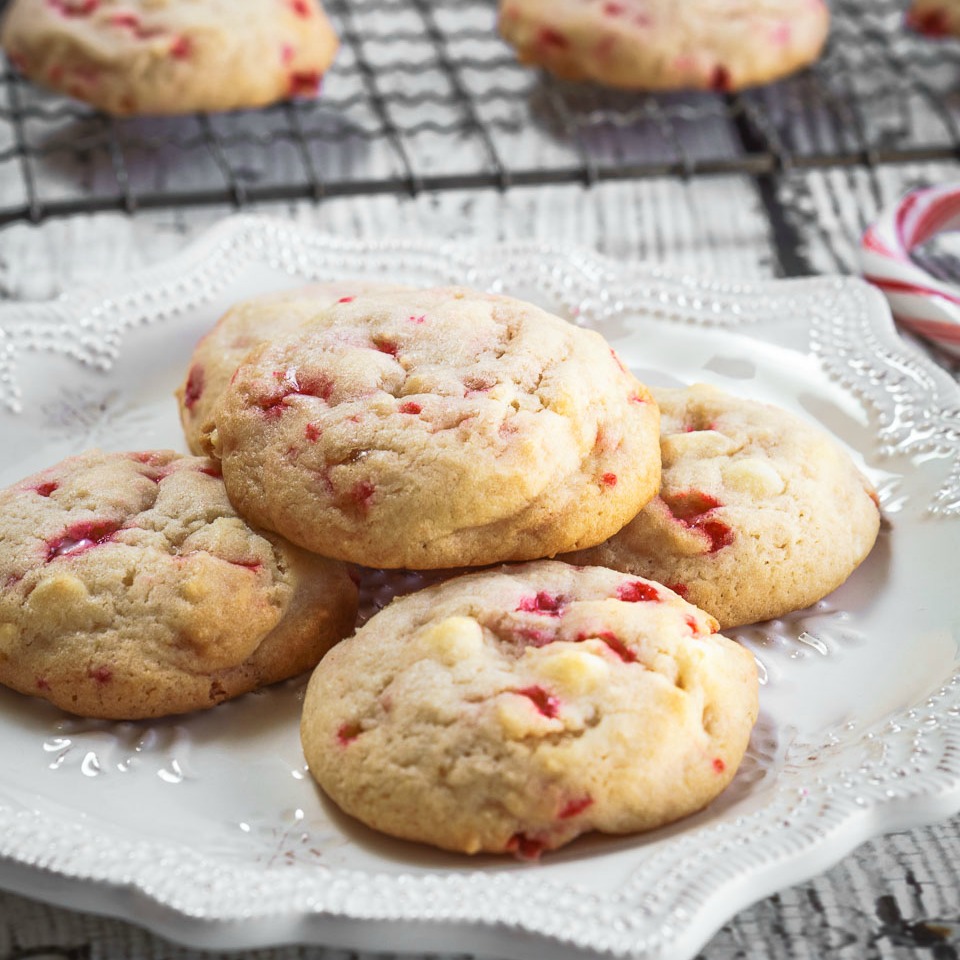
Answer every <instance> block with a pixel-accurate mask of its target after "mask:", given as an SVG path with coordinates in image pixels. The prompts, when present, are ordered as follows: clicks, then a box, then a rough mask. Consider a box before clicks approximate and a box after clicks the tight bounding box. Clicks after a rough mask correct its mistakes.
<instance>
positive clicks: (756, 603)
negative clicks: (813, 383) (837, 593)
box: [567, 384, 880, 628]
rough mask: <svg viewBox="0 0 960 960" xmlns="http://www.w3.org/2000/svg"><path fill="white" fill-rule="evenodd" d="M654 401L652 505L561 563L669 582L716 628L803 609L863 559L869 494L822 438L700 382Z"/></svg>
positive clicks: (875, 509) (870, 529)
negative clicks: (656, 462)
mask: <svg viewBox="0 0 960 960" xmlns="http://www.w3.org/2000/svg"><path fill="white" fill-rule="evenodd" d="M653 392H654V396H655V397H656V399H657V402H658V403H659V404H660V407H661V410H662V415H663V420H662V428H661V441H660V446H661V454H662V458H663V484H662V488H661V490H660V493H659V495H658V496H657V497H656V498H655V499H654V500H652V501H651V502H650V503H649V504H648V505H647V506H646V507H645V508H644V509H643V510H641V511H640V513H639V515H638V516H637V517H636V518H635V519H634V520H632V521H631V522H630V523H629V524H627V526H626V527H624V529H623V530H621V531H620V532H619V533H617V534H616V535H615V536H613V537H611V538H610V539H609V540H607V541H606V542H605V543H603V544H601V545H600V546H598V547H595V548H593V549H590V550H585V551H580V552H577V553H575V554H572V555H571V556H570V557H568V558H567V559H569V560H570V561H571V562H576V563H592V564H600V565H602V566H605V567H612V568H614V569H616V570H622V571H625V572H629V573H632V574H636V575H638V576H642V577H650V578H652V579H654V580H659V581H660V582H661V583H666V584H669V585H670V587H671V588H672V589H674V590H676V591H677V592H678V593H680V594H681V595H682V596H684V597H686V598H687V599H688V600H689V601H690V602H691V603H694V604H696V605H697V606H698V607H700V608H702V609H703V610H706V611H708V612H709V613H710V614H712V615H713V616H714V617H716V618H717V620H718V621H719V623H720V625H721V627H722V628H728V627H733V626H739V625H741V624H745V623H754V622H756V621H758V620H768V619H771V618H773V617H779V616H782V615H784V614H786V613H790V612H791V611H794V610H800V609H803V608H804V607H807V606H809V605H810V604H812V603H815V602H816V601H817V600H820V599H821V598H822V597H824V596H826V595H827V594H828V593H830V592H831V591H832V590H834V589H836V588H837V587H839V586H840V584H842V583H843V582H844V581H845V580H846V579H847V577H848V576H849V575H850V574H851V573H852V572H853V571H854V569H855V568H856V567H857V566H858V565H859V564H860V563H861V562H862V561H863V560H864V558H865V557H866V556H867V554H868V553H869V552H870V550H871V548H872V547H873V544H874V541H875V540H876V538H877V533H878V530H879V526H880V511H879V506H878V501H877V495H876V492H875V491H874V489H873V487H872V486H871V484H870V482H869V481H868V480H867V479H866V478H865V477H864V476H863V475H862V474H861V473H860V472H859V471H858V470H857V468H856V467H855V466H854V464H853V462H852V460H851V459H850V457H849V456H847V454H846V453H845V452H844V451H843V450H841V449H840V447H839V446H838V445H837V444H836V443H835V442H834V440H833V439H832V438H831V437H830V436H828V435H827V434H826V433H824V432H823V431H822V430H819V429H817V428H815V427H813V426H810V425H808V424H807V423H805V422H804V421H802V420H800V419H799V418H797V417H795V416H793V415H792V414H789V413H787V412H786V411H784V410H780V409H778V408H776V407H773V406H768V405H767V404H763V403H757V402H755V401H752V400H744V399H741V398H738V397H733V396H731V395H729V394H727V393H724V392H723V391H721V390H717V389H716V388H714V387H710V386H706V385H703V384H698V385H696V386H693V387H690V388H688V389H679V390H677V389H655V390H654V391H653Z"/></svg>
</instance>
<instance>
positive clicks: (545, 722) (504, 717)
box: [496, 695, 558, 740]
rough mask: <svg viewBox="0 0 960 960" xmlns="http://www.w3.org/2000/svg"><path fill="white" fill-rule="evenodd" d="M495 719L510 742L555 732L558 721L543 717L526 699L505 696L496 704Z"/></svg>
mask: <svg viewBox="0 0 960 960" xmlns="http://www.w3.org/2000/svg"><path fill="white" fill-rule="evenodd" d="M496 712H497V719H498V720H499V721H500V726H501V727H503V732H504V734H506V736H508V737H509V738H510V739H511V740H522V739H523V738H524V737H530V736H543V735H544V734H545V733H550V732H551V731H552V730H556V729H557V726H558V721H557V720H554V719H551V718H549V717H545V716H544V715H543V714H542V713H540V712H539V711H538V710H537V708H536V706H535V705H534V704H533V702H532V701H531V700H529V699H528V698H527V697H523V696H516V695H507V696H503V697H500V698H499V699H498V700H497V704H496Z"/></svg>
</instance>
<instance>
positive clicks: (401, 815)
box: [301, 560, 758, 856]
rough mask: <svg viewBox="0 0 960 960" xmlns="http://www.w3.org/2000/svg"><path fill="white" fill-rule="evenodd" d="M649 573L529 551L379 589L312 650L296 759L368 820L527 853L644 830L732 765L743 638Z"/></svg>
mask: <svg viewBox="0 0 960 960" xmlns="http://www.w3.org/2000/svg"><path fill="white" fill-rule="evenodd" d="M715 630H716V623H715V622H714V620H713V619H712V618H711V617H709V616H708V615H706V614H705V613H703V612H702V611H700V610H697V609H696V608H695V607H693V606H691V605H690V604H688V603H686V602H685V601H683V600H682V599H680V597H678V596H676V595H675V594H673V593H671V592H670V591H669V590H667V589H666V588H664V587H662V586H660V585H659V584H655V583H651V582H649V581H646V580H639V579H637V578H635V577H629V576H624V575H623V574H619V573H616V572H614V571H611V570H604V569H601V568H589V567H587V568H579V569H578V568H575V567H572V566H569V565H567V564H563V563H558V562H556V561H549V560H544V561H540V562H537V563H531V564H524V565H520V566H517V567H514V568H510V567H504V568H500V569H498V570H495V571H485V572H482V573H473V574H469V575H467V576H464V577H460V578H458V579H456V580H450V581H448V582H447V583H445V584H443V585H441V586H437V587H431V588H429V589H427V590H424V591H421V592H419V593H415V594H411V595H409V596H407V597H403V598H401V599H398V600H395V601H394V602H393V603H392V604H390V605H389V606H388V607H386V608H385V609H384V610H383V611H381V612H380V613H378V614H377V615H376V616H375V617H374V618H373V619H371V620H370V621H369V622H368V623H367V624H366V625H365V626H364V627H362V628H361V629H360V630H359V631H358V632H357V633H356V634H355V635H354V636H353V637H351V638H350V639H349V640H346V641H345V642H344V643H342V644H340V645H339V646H338V647H336V648H335V649H334V650H332V651H331V652H330V654H329V655H328V656H327V657H326V658H325V659H324V660H323V661H322V662H321V663H320V665H319V666H318V667H317V669H316V670H315V671H314V673H313V676H312V677H311V678H310V683H309V685H308V687H307V694H306V697H305V700H304V705H303V715H302V722H301V739H302V742H303V749H304V754H305V756H306V759H307V763H308V765H309V768H310V772H311V773H312V775H313V776H314V778H315V779H316V781H317V782H318V783H319V785H320V786H321V787H322V788H323V790H324V791H325V792H326V793H327V794H328V795H329V796H330V798H331V799H332V800H333V801H334V802H335V803H336V804H337V805H338V806H339V807H341V809H343V810H344V811H345V812H346V813H348V814H350V815H351V816H353V817H356V818H357V819H359V820H361V821H363V822H364V823H366V824H367V825H368V826H371V827H373V828H374V829H377V830H380V831H383V832H385V833H389V834H392V835H394V836H397V837H403V838H405V839H408V840H417V841H421V842H423V843H429V844H434V845H436V846H438V847H443V848H445V849H448V850H456V851H462V852H464V853H477V852H480V851H488V852H492V853H502V852H508V851H513V852H516V853H518V854H520V855H521V856H531V855H536V854H537V853H539V852H540V851H542V850H550V849H554V848H556V847H559V846H561V845H562V844H564V843H567V842H568V841H570V840H572V839H573V838H574V837H576V836H578V835H579V834H581V833H585V832H587V831H591V830H598V831H602V832H604V833H615V834H620V833H633V832H637V831H641V830H650V829H652V828H654V827H658V826H661V825H663V824H666V823H669V822H671V821H673V820H676V819H678V818H680V817H683V816H686V815H687V814H690V813H692V812H694V811H696V810H699V809H701V808H702V807H704V806H705V805H706V804H708V803H709V802H710V801H711V800H712V799H713V798H714V797H715V796H716V795H717V794H718V793H720V791H721V790H723V789H724V788H725V787H726V786H727V784H729V782H730V780H731V779H732V778H733V776H734V773H735V772H736V769H737V766H738V765H739V763H740V761H741V759H742V757H743V754H744V751H745V749H746V746H747V743H748V740H749V736H750V730H751V728H752V726H753V724H754V721H755V720H756V716H757V689H758V688H757V671H756V665H755V663H754V660H753V657H752V655H751V654H750V653H749V652H748V651H746V650H745V649H744V648H742V647H740V646H739V645H738V644H736V643H734V642H733V641H731V640H728V639H727V638H725V637H723V636H720V635H718V634H716V633H715V632H714V631H715Z"/></svg>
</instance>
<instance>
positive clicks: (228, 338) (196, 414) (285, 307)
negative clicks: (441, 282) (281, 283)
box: [176, 280, 400, 456]
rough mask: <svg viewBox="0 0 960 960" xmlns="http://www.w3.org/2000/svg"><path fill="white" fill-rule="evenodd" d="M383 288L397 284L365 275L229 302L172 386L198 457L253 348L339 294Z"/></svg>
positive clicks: (208, 445)
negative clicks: (217, 408)
mask: <svg viewBox="0 0 960 960" xmlns="http://www.w3.org/2000/svg"><path fill="white" fill-rule="evenodd" d="M387 289H400V288H399V287H397V286H390V285H387V284H379V283H371V282H369V281H365V280H364V281H350V282H347V281H345V282H343V283H317V284H312V285H310V286H306V287H298V288H297V289H295V290H285V291H282V292H279V293H271V294H266V295H264V296H262V297H254V298H253V299H251V300H244V301H241V302H240V303H237V304H235V305H234V306H232V307H231V308H230V309H229V310H228V311H227V312H226V313H225V314H224V315H223V316H222V317H221V318H220V319H219V320H218V321H217V323H216V325H215V326H214V327H213V329H212V330H211V331H210V332H209V333H208V334H207V335H206V336H205V337H203V339H201V340H200V342H199V343H198V344H197V347H196V349H195V350H194V352H193V356H192V357H191V358H190V364H189V367H188V369H187V373H186V376H185V377H184V379H183V382H182V383H181V384H180V386H179V387H177V390H176V397H177V403H178V405H179V408H180V422H181V423H182V424H183V432H184V434H185V435H186V438H187V445H188V446H189V448H190V450H191V452H192V453H195V454H197V455H199V456H208V455H209V454H210V453H211V450H212V444H211V441H210V434H211V433H212V432H213V428H214V421H213V411H214V408H215V406H216V404H217V401H218V400H219V399H220V395H221V394H222V393H223V391H224V390H225V389H226V387H227V385H228V384H229V383H230V377H232V376H233V372H234V370H236V369H237V366H238V365H239V363H240V361H241V360H242V359H243V358H244V356H245V355H246V354H247V353H248V352H249V350H250V349H251V348H252V347H254V346H256V345H257V344H259V343H262V342H263V341H264V340H269V339H271V338H276V337H280V336H283V335H284V334H287V333H290V332H291V331H292V330H295V329H296V328H297V327H298V326H299V325H300V324H301V323H302V322H303V321H304V320H306V319H308V318H309V317H311V316H313V315H314V314H315V313H317V312H318V311H319V310H320V309H321V308H322V307H325V306H329V305H330V304H331V303H335V302H336V301H337V300H339V299H341V298H342V297H352V296H356V294H357V293H363V292H366V291H369V290H387Z"/></svg>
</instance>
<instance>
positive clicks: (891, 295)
mask: <svg viewBox="0 0 960 960" xmlns="http://www.w3.org/2000/svg"><path fill="white" fill-rule="evenodd" d="M956 229H960V184H952V185H947V186H940V187H926V188H924V189H922V190H914V191H913V192H912V193H908V194H907V195H906V196H905V197H904V198H903V199H902V200H901V201H900V202H899V203H898V204H896V205H895V206H892V207H890V208H888V209H887V210H885V211H884V212H883V214H882V215H881V217H880V219H879V220H878V221H877V222H876V223H875V224H874V225H873V226H872V227H870V228H869V229H868V230H867V231H866V233H864V235H863V239H862V240H861V241H860V269H861V271H862V273H863V276H864V277H865V278H866V279H867V280H869V281H870V282H871V283H873V284H875V285H876V286H877V287H879V288H880V290H882V291H883V293H884V295H885V296H886V298H887V301H888V302H889V304H890V309H891V310H892V311H893V315H894V316H895V317H896V318H897V321H898V322H899V323H900V324H901V325H903V326H904V327H907V328H908V329H910V330H913V331H914V332H915V333H918V334H920V335H921V336H923V337H926V338H927V339H928V340H932V341H934V342H935V343H937V344H938V345H939V346H940V347H942V348H943V349H944V350H946V351H948V352H949V353H951V354H953V355H954V356H957V357H960V290H958V289H956V288H954V287H953V286H951V285H950V284H948V283H943V282H941V281H940V280H936V279H934V278H933V277H931V276H930V274H929V273H927V272H926V271H925V270H922V269H921V268H920V267H919V266H917V264H916V263H914V262H913V261H912V260H911V259H910V252H911V251H912V250H913V249H914V248H915V247H918V246H919V245H920V244H921V243H924V242H926V241H927V240H929V239H930V238H931V237H932V236H933V235H934V234H936V233H940V232H941V231H944V230H956Z"/></svg>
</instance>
